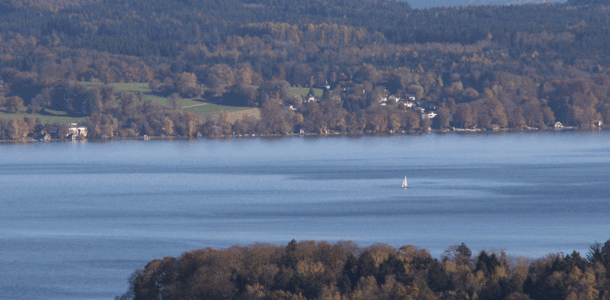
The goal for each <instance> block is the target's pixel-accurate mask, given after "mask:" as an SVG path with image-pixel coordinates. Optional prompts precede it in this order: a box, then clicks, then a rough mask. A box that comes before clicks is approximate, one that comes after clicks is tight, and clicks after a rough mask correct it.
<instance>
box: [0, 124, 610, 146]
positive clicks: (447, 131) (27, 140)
mask: <svg viewBox="0 0 610 300" xmlns="http://www.w3.org/2000/svg"><path fill="white" fill-rule="evenodd" d="M561 131H569V132H589V133H593V132H606V131H608V128H607V127H598V128H595V129H581V128H577V127H564V128H562V129H554V128H547V129H538V128H531V129H528V128H524V129H521V130H516V129H510V128H503V129H499V130H487V129H479V128H475V129H461V128H454V129H433V130H428V131H422V130H410V131H407V130H400V132H386V133H367V132H364V133H361V134H353V133H340V132H328V133H322V134H318V133H304V134H299V133H289V134H243V135H242V134H236V135H228V136H202V137H190V138H185V137H180V136H137V137H113V138H109V139H67V138H66V139H50V140H47V141H45V140H41V139H38V140H37V139H34V138H32V137H27V138H23V139H20V140H0V143H7V144H22V143H39V142H40V143H53V142H73V143H78V142H81V143H82V142H112V141H122V140H142V141H149V140H199V139H231V138H282V137H365V136H405V135H422V134H430V133H439V134H451V133H458V134H507V133H533V132H561Z"/></svg>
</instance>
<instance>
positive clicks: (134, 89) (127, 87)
mask: <svg viewBox="0 0 610 300" xmlns="http://www.w3.org/2000/svg"><path fill="white" fill-rule="evenodd" d="M81 84H83V85H85V86H86V87H94V86H100V85H102V83H94V82H81ZM110 85H112V86H113V87H114V92H115V93H118V92H122V91H127V92H129V93H132V94H134V95H137V94H138V92H142V93H143V94H144V97H143V99H144V101H152V102H153V103H159V104H161V105H163V106H166V107H169V106H170V102H169V98H168V97H159V96H157V95H154V94H153V92H152V90H151V89H150V88H149V87H148V83H147V82H144V83H111V84H110ZM202 103H205V102H204V101H203V100H197V99H191V98H182V106H190V105H195V104H202Z"/></svg>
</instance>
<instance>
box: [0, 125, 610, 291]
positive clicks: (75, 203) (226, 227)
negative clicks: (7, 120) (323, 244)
mask: <svg viewBox="0 0 610 300" xmlns="http://www.w3.org/2000/svg"><path fill="white" fill-rule="evenodd" d="M404 176H408V179H409V184H410V185H412V186H413V188H412V189H407V190H404V189H402V188H400V185H401V183H402V180H403V178H404ZM0 190H1V191H0V204H1V208H2V209H1V210H0V298H1V299H111V298H113V297H114V296H117V295H120V294H122V293H124V292H125V291H126V290H127V279H128V277H129V275H130V274H131V273H132V272H133V271H134V270H135V269H138V268H143V267H144V266H145V265H146V263H147V262H149V261H150V260H152V259H154V258H162V257H164V256H170V255H171V256H178V255H180V254H181V253H183V252H184V251H188V250H192V249H197V248H203V247H208V246H209V247H214V248H224V247H229V246H231V245H234V244H241V245H246V244H250V243H253V242H255V241H257V242H268V243H274V244H287V243H288V242H289V241H290V240H291V239H293V238H294V239H297V240H305V239H307V240H311V239H313V240H317V241H321V240H327V241H331V242H336V241H338V240H353V241H355V242H357V243H359V244H360V245H361V246H365V245H370V244H373V243H376V242H381V243H387V244H390V245H393V246H396V247H399V246H401V245H406V244H414V245H416V246H419V247H422V248H427V249H429V250H430V252H431V253H432V254H433V255H434V256H436V257H440V255H441V254H442V253H443V251H444V250H445V249H446V248H448V247H449V246H451V245H454V244H457V243H461V242H465V243H466V244H467V245H468V246H469V247H470V248H471V249H473V252H476V251H479V250H482V249H491V248H502V249H504V250H505V251H506V252H507V253H508V254H510V255H515V256H520V255H521V256H526V257H541V256H543V255H546V254H548V253H551V252H560V251H562V252H565V253H568V252H571V251H573V250H577V251H580V252H581V253H582V254H583V255H584V253H586V251H587V249H588V247H589V245H591V244H592V243H593V242H595V241H600V242H603V241H606V240H608V239H609V238H610V218H609V217H608V216H609V214H610V196H609V195H610V134H608V133H605V132H600V133H579V132H549V133H527V134H519V133H516V134H503V135H496V134H493V135H492V134H490V135H486V134H476V135H459V134H448V135H440V134H428V135H422V136H395V137H360V138H346V137H340V138H335V137H333V138H330V137H329V138H298V137H295V138H284V139H275V140H265V139H232V140H229V141H227V140H197V141H117V142H108V143H93V142H86V143H75V144H73V143H35V144H23V145H11V144H3V145H0Z"/></svg>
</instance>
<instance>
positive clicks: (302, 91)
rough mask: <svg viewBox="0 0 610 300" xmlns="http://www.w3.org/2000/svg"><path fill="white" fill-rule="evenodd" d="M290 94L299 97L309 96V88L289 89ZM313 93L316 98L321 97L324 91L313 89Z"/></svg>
mask: <svg viewBox="0 0 610 300" xmlns="http://www.w3.org/2000/svg"><path fill="white" fill-rule="evenodd" d="M290 93H292V94H296V95H299V96H307V94H309V88H300V87H291V88H290ZM313 93H314V94H315V96H316V97H322V94H323V93H324V91H323V90H322V89H313Z"/></svg>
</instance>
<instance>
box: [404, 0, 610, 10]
mask: <svg viewBox="0 0 610 300" xmlns="http://www.w3.org/2000/svg"><path fill="white" fill-rule="evenodd" d="M585 1H586V0H585ZM544 2H550V3H562V2H564V1H561V0H551V1H548V0H435V1H426V0H411V1H409V4H410V5H411V7H413V8H414V9H425V8H429V7H439V6H465V5H511V4H514V5H520V4H527V3H544ZM605 2H607V1H605Z"/></svg>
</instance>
